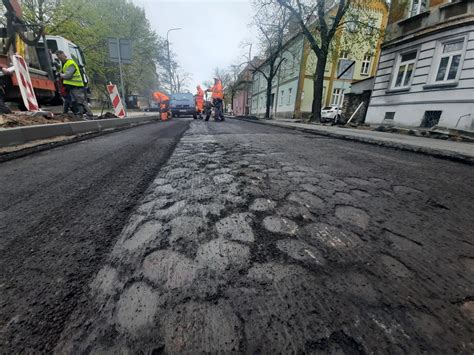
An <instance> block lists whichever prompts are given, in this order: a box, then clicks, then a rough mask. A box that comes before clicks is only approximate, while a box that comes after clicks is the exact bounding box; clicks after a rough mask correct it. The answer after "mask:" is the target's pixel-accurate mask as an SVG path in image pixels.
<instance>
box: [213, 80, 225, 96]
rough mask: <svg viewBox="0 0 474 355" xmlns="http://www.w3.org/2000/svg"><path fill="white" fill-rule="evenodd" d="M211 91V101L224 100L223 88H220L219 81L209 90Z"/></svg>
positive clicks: (220, 83)
mask: <svg viewBox="0 0 474 355" xmlns="http://www.w3.org/2000/svg"><path fill="white" fill-rule="evenodd" d="M210 90H211V91H212V98H213V99H221V100H222V99H224V88H223V87H222V82H221V81H220V80H218V81H217V83H216V84H215V85H214V86H213V87H212V88H211V89H210Z"/></svg>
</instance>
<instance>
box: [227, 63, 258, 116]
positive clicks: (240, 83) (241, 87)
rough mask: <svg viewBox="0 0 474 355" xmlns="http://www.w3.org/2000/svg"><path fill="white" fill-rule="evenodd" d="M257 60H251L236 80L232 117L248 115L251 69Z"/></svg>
mask: <svg viewBox="0 0 474 355" xmlns="http://www.w3.org/2000/svg"><path fill="white" fill-rule="evenodd" d="M258 62H259V58H258V57H255V58H253V59H252V62H251V64H249V65H247V66H246V67H245V68H244V69H243V70H242V72H241V73H240V74H239V77H238V78H237V83H236V88H235V94H234V99H233V102H232V106H233V113H234V116H248V115H250V105H251V100H252V84H253V83H252V68H253V65H257V64H258Z"/></svg>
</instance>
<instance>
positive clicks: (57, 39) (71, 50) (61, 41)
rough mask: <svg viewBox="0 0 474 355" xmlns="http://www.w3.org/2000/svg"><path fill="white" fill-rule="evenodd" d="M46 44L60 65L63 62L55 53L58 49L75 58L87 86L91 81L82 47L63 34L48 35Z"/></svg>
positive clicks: (54, 59)
mask: <svg viewBox="0 0 474 355" xmlns="http://www.w3.org/2000/svg"><path fill="white" fill-rule="evenodd" d="M40 43H41V42H40ZM46 45H47V47H48V49H49V50H50V51H51V53H52V57H53V61H54V62H56V63H57V64H58V65H60V66H61V63H60V62H59V59H58V58H57V57H56V55H55V54H54V53H56V52H57V51H58V50H60V51H63V52H64V53H65V54H66V56H67V57H68V58H71V59H73V60H74V61H75V62H76V63H77V65H78V66H79V68H80V69H81V71H82V75H83V78H84V82H85V84H86V86H87V84H88V83H89V78H88V77H87V74H86V72H85V66H86V60H85V58H84V54H83V53H82V50H81V48H80V47H79V46H78V45H76V44H74V43H73V42H71V41H69V40H68V39H66V38H64V37H61V36H49V35H48V36H46Z"/></svg>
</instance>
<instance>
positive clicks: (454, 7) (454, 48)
mask: <svg viewBox="0 0 474 355" xmlns="http://www.w3.org/2000/svg"><path fill="white" fill-rule="evenodd" d="M473 119H474V1H473V0H452V1H449V0H410V1H406V0H393V1H392V5H391V11H390V17H389V25H388V27H387V36H386V41H385V43H384V44H383V46H382V55H381V59H380V62H379V66H378V70H377V75H376V79H375V85H374V90H373V93H372V98H371V101H370V105H369V109H368V112H367V118H366V122H367V123H369V124H389V125H396V126H405V127H424V128H430V127H433V126H441V127H447V128H458V129H464V130H474V123H473Z"/></svg>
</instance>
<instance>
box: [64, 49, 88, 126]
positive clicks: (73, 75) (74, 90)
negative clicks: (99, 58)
mask: <svg viewBox="0 0 474 355" xmlns="http://www.w3.org/2000/svg"><path fill="white" fill-rule="evenodd" d="M56 56H57V57H58V59H59V60H60V61H61V63H62V65H63V66H62V68H61V73H59V77H60V78H61V79H62V81H63V86H64V89H65V95H64V113H67V112H68V111H69V107H71V109H72V112H73V113H74V114H75V115H77V114H80V113H82V112H81V110H80V107H81V106H82V107H83V109H84V111H85V112H86V115H87V116H88V117H92V116H93V113H92V111H91V109H90V108H89V104H88V102H87V95H86V89H85V85H84V79H83V78H82V74H81V70H80V69H79V66H78V65H77V63H76V62H75V61H74V60H73V59H69V58H68V57H67V56H66V54H65V53H64V52H63V51H57V52H56Z"/></svg>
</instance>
